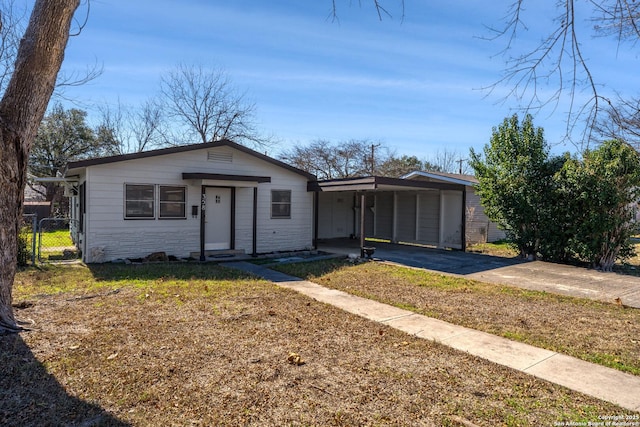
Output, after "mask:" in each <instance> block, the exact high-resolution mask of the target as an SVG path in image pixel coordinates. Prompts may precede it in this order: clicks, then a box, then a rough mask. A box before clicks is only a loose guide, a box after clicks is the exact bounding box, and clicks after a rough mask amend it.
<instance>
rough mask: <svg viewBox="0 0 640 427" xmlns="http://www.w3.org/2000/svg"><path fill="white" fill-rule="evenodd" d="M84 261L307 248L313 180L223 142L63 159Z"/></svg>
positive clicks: (310, 238)
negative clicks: (99, 156)
mask: <svg viewBox="0 0 640 427" xmlns="http://www.w3.org/2000/svg"><path fill="white" fill-rule="evenodd" d="M64 179H65V180H66V185H67V186H72V187H73V190H72V191H71V193H72V198H71V199H72V200H71V203H72V208H71V219H72V220H73V221H72V222H73V224H74V227H73V228H72V237H73V238H74V241H75V242H76V244H77V245H78V247H79V249H80V250H81V251H82V258H83V260H84V261H85V262H104V261H111V260H117V259H125V258H139V257H144V256H146V255H148V254H150V253H154V252H160V251H162V252H165V253H166V254H168V255H173V256H176V257H180V258H182V257H185V258H186V257H189V256H191V257H194V256H196V257H199V258H200V259H205V256H206V255H207V254H208V252H210V251H237V252H244V253H247V254H257V253H263V252H271V251H280V250H302V249H308V248H311V247H312V246H313V238H314V236H313V228H312V218H313V206H314V198H313V193H310V192H308V191H307V185H308V183H309V182H310V181H315V176H313V175H311V174H308V173H307V172H304V171H302V170H300V169H296V168H294V167H291V166H289V165H287V164H285V163H283V162H280V161H278V160H276V159H273V158H271V157H268V156H266V155H263V154H260V153H258V152H256V151H254V150H251V149H249V148H247V147H244V146H241V145H238V144H235V143H233V142H231V141H226V140H223V141H217V142H212V143H206V144H195V145H188V146H179V147H172V148H165V149H159V150H153V151H147V152H141V153H134V154H125V155H118V156H111V157H102V158H95V159H89V160H80V161H74V162H70V163H69V164H68V165H67V168H66V171H65V174H64Z"/></svg>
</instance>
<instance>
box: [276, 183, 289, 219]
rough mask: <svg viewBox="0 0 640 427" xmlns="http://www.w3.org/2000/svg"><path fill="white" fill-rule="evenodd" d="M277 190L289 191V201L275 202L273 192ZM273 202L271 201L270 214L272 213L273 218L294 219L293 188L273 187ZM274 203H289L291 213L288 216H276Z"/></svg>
mask: <svg viewBox="0 0 640 427" xmlns="http://www.w3.org/2000/svg"><path fill="white" fill-rule="evenodd" d="M276 191H281V192H287V193H288V194H289V202H288V203H287V202H274V201H273V193H274V192H276ZM270 194H271V201H270V202H271V203H270V214H271V219H292V207H293V191H292V190H291V189H278V188H273V189H271V193H270ZM274 204H277V205H286V204H288V205H289V215H287V216H275V215H274V214H273V206H274Z"/></svg>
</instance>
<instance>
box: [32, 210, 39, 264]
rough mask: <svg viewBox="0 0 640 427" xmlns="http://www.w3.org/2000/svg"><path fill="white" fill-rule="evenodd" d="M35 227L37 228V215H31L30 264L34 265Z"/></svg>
mask: <svg viewBox="0 0 640 427" xmlns="http://www.w3.org/2000/svg"><path fill="white" fill-rule="evenodd" d="M36 228H38V217H37V216H36V215H33V216H32V217H31V265H36Z"/></svg>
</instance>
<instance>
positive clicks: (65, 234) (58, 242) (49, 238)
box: [39, 229, 74, 247]
mask: <svg viewBox="0 0 640 427" xmlns="http://www.w3.org/2000/svg"><path fill="white" fill-rule="evenodd" d="M39 239H40V246H41V247H48V246H74V245H73V240H71V234H70V233H69V230H68V229H65V230H55V231H43V232H42V233H40V235H39Z"/></svg>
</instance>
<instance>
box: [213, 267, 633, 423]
mask: <svg viewBox="0 0 640 427" xmlns="http://www.w3.org/2000/svg"><path fill="white" fill-rule="evenodd" d="M223 265H225V266H227V267H231V268H236V269H239V270H242V271H245V272H248V273H252V274H254V275H256V276H259V277H263V278H265V279H267V280H270V281H272V282H275V283H277V284H278V285H279V286H282V287H285V288H289V289H293V290H295V291H297V292H300V293H302V294H304V295H307V296H309V297H311V298H314V299H316V300H317V301H320V302H323V303H326V304H330V305H333V306H336V307H338V308H341V309H342V310H345V311H347V312H349V313H353V314H356V315H358V316H362V317H364V318H367V319H369V320H372V321H375V322H380V323H382V324H385V325H388V326H390V327H393V328H396V329H399V330H401V331H403V332H406V333H408V334H412V335H415V336H417V337H419V338H424V339H428V340H432V341H435V342H438V343H441V344H444V345H447V346H450V347H452V348H455V349H457V350H460V351H464V352H467V353H469V354H472V355H474V356H478V357H481V358H484V359H487V360H489V361H492V362H494V363H498V364H500V365H504V366H507V367H509V368H513V369H517V370H519V371H522V372H525V373H527V374H530V375H533V376H536V377H538V378H541V379H544V380H547V381H550V382H552V383H555V384H559V385H562V386H565V387H567V388H570V389H572V390H575V391H578V392H581V393H584V394H587V395H590V396H593V397H596V398H598V399H601V400H605V401H608V402H611V403H614V404H616V405H619V406H621V407H622V408H625V409H630V410H633V411H639V412H640V377H638V376H634V375H630V374H625V373H623V372H620V371H617V370H615V369H611V368H606V367H603V366H600V365H596V364H593V363H588V362H584V361H582V360H579V359H576V358H574V357H569V356H565V355H563V354H559V353H555V352H553V351H549V350H544V349H540V348H537V347H533V346H530V345H528V344H523V343H519V342H515V341H511V340H508V339H506V338H501V337H497V336H495V335H491V334H488V333H485V332H480V331H476V330H473V329H469V328H465V327H462V326H457V325H453V324H450V323H447V322H443V321H441V320H437V319H432V318H429V317H426V316H423V315H419V314H415V313H413V312H411V311H407V310H402V309H399V308H396V307H393V306H390V305H387V304H382V303H379V302H376V301H372V300H369V299H366V298H361V297H357V296H354V295H351V294H348V293H345V292H342V291H338V290H334V289H328V288H325V287H323V286H320V285H318V284H316V283H313V282H309V281H306V280H301V279H299V278H297V277H293V276H289V275H286V274H284V273H280V272H276V271H273V270H269V269H268V268H265V267H262V266H258V265H255V264H251V263H248V262H230V263H224V264H223Z"/></svg>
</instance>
